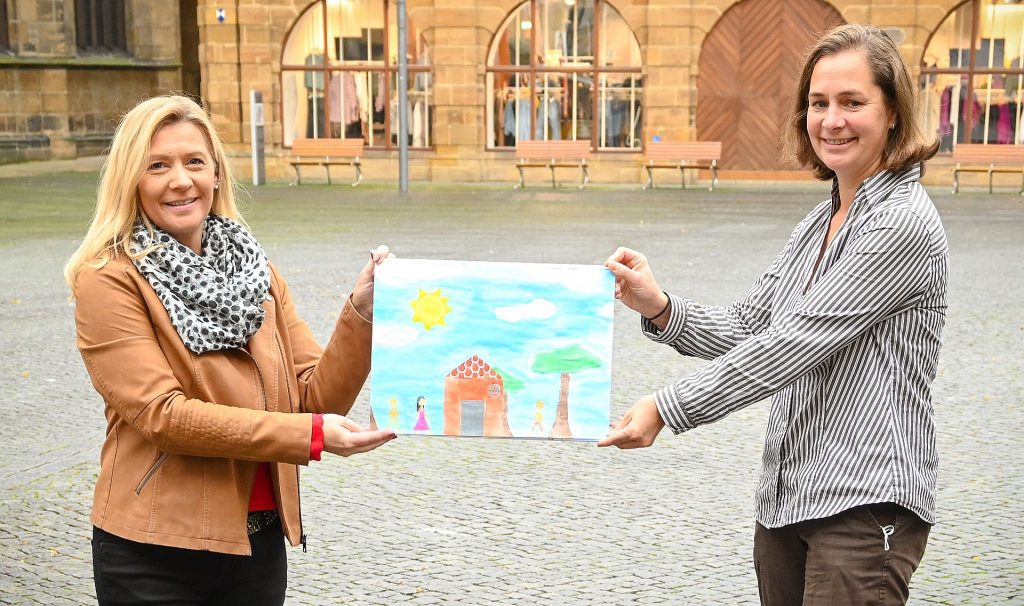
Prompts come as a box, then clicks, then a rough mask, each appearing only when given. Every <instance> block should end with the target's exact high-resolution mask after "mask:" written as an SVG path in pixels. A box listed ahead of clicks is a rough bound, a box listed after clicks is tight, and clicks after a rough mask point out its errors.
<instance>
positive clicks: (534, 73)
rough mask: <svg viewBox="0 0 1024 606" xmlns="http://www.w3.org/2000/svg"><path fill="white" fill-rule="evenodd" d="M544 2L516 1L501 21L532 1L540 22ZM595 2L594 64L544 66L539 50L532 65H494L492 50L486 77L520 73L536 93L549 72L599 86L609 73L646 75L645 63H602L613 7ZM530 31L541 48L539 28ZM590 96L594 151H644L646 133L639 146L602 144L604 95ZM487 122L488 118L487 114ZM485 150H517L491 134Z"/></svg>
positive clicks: (532, 119) (532, 120)
mask: <svg viewBox="0 0 1024 606" xmlns="http://www.w3.org/2000/svg"><path fill="white" fill-rule="evenodd" d="M541 1H542V0H526V2H520V3H519V4H516V5H515V6H513V7H512V9H511V10H510V11H509V12H508V14H507V15H506V16H505V18H504V19H503V20H502V21H501V27H506V24H507V23H508V22H509V19H510V18H511V17H512V16H513V15H514V14H515V13H516V11H519V10H520V9H521V8H522V6H523V4H526V3H529V5H530V19H531V22H532V23H538V17H539V10H540V9H539V7H538V4H539V3H540V2H541ZM547 1H551V0H547ZM593 1H594V22H593V25H592V27H593V32H592V34H591V45H592V48H591V52H592V56H593V64H592V65H589V66H586V67H581V66H578V65H573V66H558V67H548V66H546V65H544V64H543V63H538V61H537V53H536V52H531V53H530V64H529V65H528V66H520V65H492V64H491V57H490V53H488V57H487V65H486V66H485V77H487V76H490V75H491V74H506V75H507V74H520V75H522V76H524V77H526V78H527V79H528V82H530V90H531V94H535V86H536V81H537V77H538V76H540V77H541V78H546V76H547V74H554V75H566V76H569V75H571V74H579V75H582V76H587V77H592V78H593V82H594V83H595V85H596V83H597V82H599V81H600V79H601V77H602V76H603V75H608V74H630V75H632V76H633V77H636V76H639V77H643V75H644V73H643V71H644V68H643V65H642V64H641V65H640V66H629V67H626V66H621V65H601V63H602V62H603V61H602V57H603V56H604V55H602V54H601V53H602V52H603V50H604V49H603V44H602V42H604V39H603V35H604V32H603V31H602V23H603V21H604V20H603V19H602V17H603V13H604V10H605V8H606V7H607V6H609V5H610V4H609V2H608V1H607V0H593ZM619 16H620V17H622V15H621V13H620V14H619ZM622 18H623V19H625V17H622ZM503 31H504V30H502V29H499V30H498V31H496V32H495V34H494V40H495V41H496V40H498V36H499V35H501V33H502V32H503ZM529 31H530V48H531V49H537V48H540V46H538V45H537V35H538V28H536V27H531V28H530V30H529ZM633 36H634V39H635V36H636V34H635V33H634V34H633ZM493 44H494V42H492V45H491V47H490V48H489V49H488V51H490V49H491V48H493ZM642 57H643V55H642V51H641V63H642V62H643V59H642ZM492 92H493V91H491V90H488V91H487V99H486V103H488V104H491V103H493V101H494V100H493V98H492V95H491V93H492ZM590 97H591V98H590V104H591V108H590V111H591V113H590V115H591V116H593V120H594V122H595V124H594V125H592V126H591V128H590V147H591V151H594V152H601V153H605V152H608V153H620V154H621V153H639V152H641V151H643V146H644V143H643V136H642V135H641V136H640V137H639V139H640V146H639V147H600V140H599V139H600V130H599V129H598V128H597V125H596V123H597V122H598V121H599V117H600V116H601V113H600V111H599V110H600V103H601V96H600V95H598V94H593V95H591V96H590ZM642 103H643V101H641V110H642V108H643V105H642ZM485 115H486V112H485ZM485 121H486V117H485ZM535 122H536V116H535V115H534V113H533V112H530V126H529V132H531V133H532V132H535V129H536V124H535ZM492 126H493V124H491V123H487V124H485V127H484V128H485V129H488V130H489V129H490V128H491V127H492ZM640 131H641V133H642V132H643V124H641V125H640ZM576 140H577V141H585V140H586V139H576ZM484 150H485V151H489V152H504V151H514V150H515V147H514V146H508V145H501V146H499V145H497V144H495V145H492V144H491V143H490V137H487V139H486V140H485V143H484Z"/></svg>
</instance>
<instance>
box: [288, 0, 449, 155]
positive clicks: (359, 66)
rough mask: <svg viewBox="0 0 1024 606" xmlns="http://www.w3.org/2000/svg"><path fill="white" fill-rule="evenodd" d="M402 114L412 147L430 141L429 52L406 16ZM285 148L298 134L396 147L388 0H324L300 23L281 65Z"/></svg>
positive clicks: (392, 23)
mask: <svg viewBox="0 0 1024 606" xmlns="http://www.w3.org/2000/svg"><path fill="white" fill-rule="evenodd" d="M406 38H407V40H406V46H407V54H408V62H409V78H408V82H407V83H406V88H407V92H408V103H407V106H406V107H405V112H406V115H407V119H408V124H409V135H408V137H409V139H408V140H409V145H410V147H411V148H413V149H416V148H419V149H427V148H430V147H431V146H432V145H433V142H432V136H431V124H432V122H433V120H432V118H433V105H434V102H433V77H432V73H431V67H430V51H429V48H428V47H427V45H426V43H425V42H424V40H423V37H422V35H421V34H420V31H419V30H418V29H417V28H416V25H415V24H414V23H413V22H412V21H411V20H410V19H408V18H407V19H406ZM281 95H282V108H283V114H284V115H283V121H282V123H283V127H284V137H283V140H284V145H285V147H291V145H292V142H293V141H295V139H360V138H361V139H363V140H364V142H365V144H366V145H367V146H368V147H370V148H379V149H393V148H397V147H398V118H399V115H400V114H399V109H400V108H399V107H398V15H397V11H396V5H395V3H393V2H390V1H388V0H344V1H335V0H319V1H317V2H314V3H313V4H311V5H310V6H309V7H308V8H307V9H306V10H305V12H303V14H302V15H301V16H300V17H299V19H298V20H297V21H296V23H295V26H294V27H293V28H292V31H291V33H290V34H289V35H288V39H287V41H286V42H285V46H284V56H283V57H282V62H281Z"/></svg>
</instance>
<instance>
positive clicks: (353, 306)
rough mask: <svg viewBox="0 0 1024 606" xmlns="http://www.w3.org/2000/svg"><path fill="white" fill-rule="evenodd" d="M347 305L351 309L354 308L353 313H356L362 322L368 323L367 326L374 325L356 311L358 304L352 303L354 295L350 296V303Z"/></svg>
mask: <svg viewBox="0 0 1024 606" xmlns="http://www.w3.org/2000/svg"><path fill="white" fill-rule="evenodd" d="M346 305H348V306H349V307H351V308H352V313H354V314H355V315H356V317H358V318H359V319H360V320H362V321H363V322H366V323H367V324H373V321H371V320H367V319H366V318H364V317H363V314H361V313H359V310H358V309H356V304H355V303H353V302H352V295H351V294H350V295H349V296H348V302H347V303H346Z"/></svg>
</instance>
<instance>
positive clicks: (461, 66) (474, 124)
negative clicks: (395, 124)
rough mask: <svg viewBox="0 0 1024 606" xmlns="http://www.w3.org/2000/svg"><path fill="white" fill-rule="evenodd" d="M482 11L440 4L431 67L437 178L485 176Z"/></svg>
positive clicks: (453, 0)
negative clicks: (482, 151)
mask: <svg viewBox="0 0 1024 606" xmlns="http://www.w3.org/2000/svg"><path fill="white" fill-rule="evenodd" d="M479 21H480V16H479V10H478V9H477V8H476V7H475V6H474V7H472V8H469V7H467V5H466V3H465V2H462V1H460V0H437V1H436V2H435V3H434V11H433V22H434V27H433V32H432V33H433V36H432V38H433V39H432V40H431V51H432V53H433V56H432V57H431V62H432V63H433V64H434V66H435V68H434V69H435V78H434V95H435V96H434V98H435V106H434V107H435V109H434V141H435V144H436V150H437V151H436V153H435V155H434V157H433V158H432V159H431V168H432V170H431V172H432V173H433V178H434V179H436V180H440V181H479V180H481V179H482V178H483V175H484V165H483V157H482V153H481V150H483V148H484V145H485V140H484V132H485V126H484V102H483V77H484V76H483V73H484V63H485V61H486V54H487V35H486V32H485V31H483V30H482V29H481V28H480V26H479Z"/></svg>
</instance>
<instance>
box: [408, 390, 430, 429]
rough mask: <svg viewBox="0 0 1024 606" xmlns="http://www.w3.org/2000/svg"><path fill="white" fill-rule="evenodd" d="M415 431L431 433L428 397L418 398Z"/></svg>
mask: <svg viewBox="0 0 1024 606" xmlns="http://www.w3.org/2000/svg"><path fill="white" fill-rule="evenodd" d="M412 430H413V431H430V426H429V425H427V398H426V396H420V397H418V398H416V426H415V427H413V428H412Z"/></svg>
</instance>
